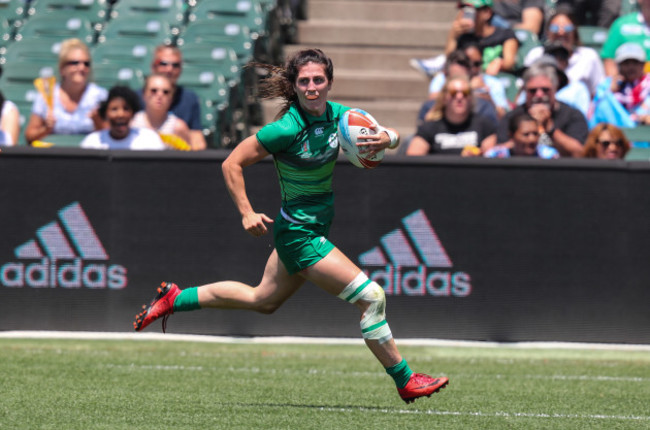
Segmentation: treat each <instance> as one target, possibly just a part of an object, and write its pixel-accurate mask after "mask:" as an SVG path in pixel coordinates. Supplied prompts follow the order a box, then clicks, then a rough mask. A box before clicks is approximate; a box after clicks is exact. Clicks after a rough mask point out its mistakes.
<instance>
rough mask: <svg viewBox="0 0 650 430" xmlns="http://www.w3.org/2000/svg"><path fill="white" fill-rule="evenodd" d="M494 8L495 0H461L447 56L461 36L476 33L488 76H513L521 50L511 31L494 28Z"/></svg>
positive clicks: (454, 48)
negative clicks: (518, 52)
mask: <svg viewBox="0 0 650 430" xmlns="http://www.w3.org/2000/svg"><path fill="white" fill-rule="evenodd" d="M492 4H493V2H492V0H461V2H460V3H459V6H461V9H460V10H459V11H458V14H457V15H456V19H455V20H454V22H452V24H451V29H450V31H449V33H448V36H447V43H446V46H445V53H446V54H447V55H448V54H449V53H451V52H452V51H454V50H456V49H457V47H458V39H459V38H460V37H461V36H462V35H464V34H468V33H474V34H475V35H476V37H477V38H478V40H479V45H480V47H481V50H482V51H483V67H482V69H483V71H484V72H485V73H487V74H488V75H496V74H497V73H500V72H512V71H513V69H514V67H515V63H516V60H517V49H518V48H519V41H518V40H517V37H516V36H515V33H514V31H512V29H509V28H499V27H496V26H494V25H493V24H492V17H493V15H494V12H493V10H492Z"/></svg>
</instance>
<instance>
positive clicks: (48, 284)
mask: <svg viewBox="0 0 650 430" xmlns="http://www.w3.org/2000/svg"><path fill="white" fill-rule="evenodd" d="M35 236H36V237H35V238H34V239H29V240H28V241H26V242H25V243H23V244H21V245H18V246H17V247H16V249H15V250H14V255H15V257H16V261H10V262H6V263H4V264H2V266H0V283H1V284H2V285H3V286H4V287H8V288H23V287H31V288H57V287H61V288H82V287H84V288H110V289H122V288H125V287H126V286H127V270H126V268H125V267H124V266H122V265H119V264H111V262H110V259H109V256H108V254H107V253H106V250H105V249H104V246H103V245H102V242H101V241H100V239H99V238H98V237H97V234H96V233H95V230H94V229H93V227H92V225H91V223H90V221H89V220H88V217H87V216H86V213H85V212H84V210H83V208H82V207H81V205H80V204H79V202H74V203H71V204H70V205H68V206H66V207H65V208H63V209H61V210H60V211H59V212H58V218H57V219H56V220H54V221H52V222H49V223H47V224H46V225H44V226H42V227H40V228H38V229H37V230H36V232H35Z"/></svg>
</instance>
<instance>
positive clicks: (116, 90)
mask: <svg viewBox="0 0 650 430" xmlns="http://www.w3.org/2000/svg"><path fill="white" fill-rule="evenodd" d="M118 98H121V99H124V101H125V102H126V104H127V105H128V106H129V107H130V108H131V109H132V110H133V112H134V113H135V112H137V111H139V110H140V109H142V107H141V106H140V96H138V95H137V94H136V93H135V92H134V91H133V90H132V89H131V88H129V87H126V86H122V85H116V86H114V87H112V88H111V89H110V90H109V91H108V97H107V98H106V100H104V101H103V102H102V103H101V104H100V105H99V109H98V112H99V115H100V116H101V117H102V118H103V119H106V109H107V108H108V104H109V103H110V102H111V100H113V99H118Z"/></svg>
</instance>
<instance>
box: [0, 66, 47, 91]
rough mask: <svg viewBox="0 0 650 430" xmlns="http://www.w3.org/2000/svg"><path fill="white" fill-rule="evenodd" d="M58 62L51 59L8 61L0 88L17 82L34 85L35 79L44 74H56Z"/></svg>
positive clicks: (0, 81)
mask: <svg viewBox="0 0 650 430" xmlns="http://www.w3.org/2000/svg"><path fill="white" fill-rule="evenodd" d="M56 71H57V63H54V64H52V62H51V61H42V60H36V59H33V60H30V61H20V62H16V63H13V62H12V63H7V64H5V65H4V66H3V71H2V77H1V78H0V88H3V89H4V88H7V87H8V86H11V85H15V84H29V85H32V84H33V82H34V79H36V78H38V77H42V76H55V75H56Z"/></svg>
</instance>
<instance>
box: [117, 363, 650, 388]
mask: <svg viewBox="0 0 650 430" xmlns="http://www.w3.org/2000/svg"><path fill="white" fill-rule="evenodd" d="M104 367H106V368H110V369H127V370H160V371H188V372H207V371H214V372H223V371H224V370H226V371H228V372H242V373H269V374H276V373H286V374H291V375H295V374H296V372H297V370H296V369H281V370H278V369H274V368H264V369H263V368H259V367H232V366H228V367H211V366H207V367H206V366H184V365H182V364H181V365H176V364H172V365H161V364H140V365H136V364H109V365H107V366H104ZM304 373H306V374H307V375H325V376H368V377H373V378H374V377H376V376H377V375H382V374H383V373H382V372H345V371H335V370H334V371H332V370H322V369H308V370H307V371H305V372H304ZM440 376H448V375H440ZM453 377H454V378H472V379H477V378H481V379H483V378H487V379H489V378H495V379H504V378H509V379H517V378H523V379H543V380H549V379H550V380H560V381H587V382H643V383H649V382H650V378H642V377H636V376H591V375H501V374H454V375H453Z"/></svg>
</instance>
